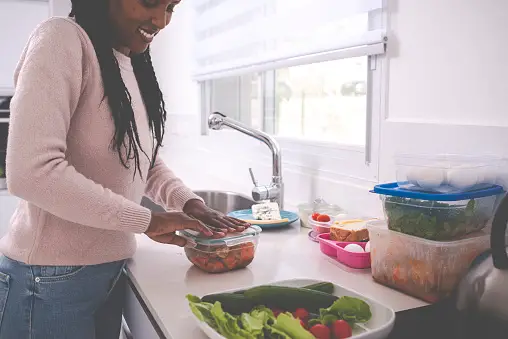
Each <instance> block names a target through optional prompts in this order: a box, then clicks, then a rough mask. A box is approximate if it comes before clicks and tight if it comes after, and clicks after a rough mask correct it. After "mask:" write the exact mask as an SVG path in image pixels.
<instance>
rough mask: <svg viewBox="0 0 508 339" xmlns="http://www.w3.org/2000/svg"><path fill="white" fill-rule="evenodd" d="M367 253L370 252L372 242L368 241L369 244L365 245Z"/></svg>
mask: <svg viewBox="0 0 508 339" xmlns="http://www.w3.org/2000/svg"><path fill="white" fill-rule="evenodd" d="M365 252H370V241H367V244H366V245H365Z"/></svg>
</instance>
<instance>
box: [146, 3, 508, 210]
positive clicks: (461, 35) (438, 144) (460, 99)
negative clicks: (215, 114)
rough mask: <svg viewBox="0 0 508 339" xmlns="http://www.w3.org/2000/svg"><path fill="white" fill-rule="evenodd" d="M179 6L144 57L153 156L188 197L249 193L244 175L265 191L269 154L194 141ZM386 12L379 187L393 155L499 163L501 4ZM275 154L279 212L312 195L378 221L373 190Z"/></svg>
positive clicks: (505, 23)
mask: <svg viewBox="0 0 508 339" xmlns="http://www.w3.org/2000/svg"><path fill="white" fill-rule="evenodd" d="M186 6H188V5H187V4H186V3H185V2H182V5H181V7H180V8H178V11H177V12H176V13H175V15H174V17H175V22H173V23H171V25H170V26H169V27H168V28H167V31H168V32H167V33H166V35H165V38H166V39H164V38H163V37H159V38H160V39H159V40H158V41H157V42H156V45H154V48H153V51H154V53H160V55H157V56H155V55H154V62H155V64H156V67H157V71H158V74H159V78H160V79H161V82H162V83H163V90H164V91H165V94H166V97H168V100H169V101H170V102H171V104H170V105H169V110H168V112H169V114H171V115H170V116H169V118H168V132H169V133H168V137H167V139H166V142H165V144H166V147H165V148H164V149H163V156H164V158H165V160H166V161H167V162H168V164H169V165H170V166H171V167H172V168H173V169H174V170H175V171H176V172H177V174H179V175H180V176H181V177H182V178H183V179H184V180H185V181H186V182H187V184H188V185H189V186H191V187H193V188H200V189H203V188H207V189H229V190H233V191H240V192H243V193H246V194H250V190H251V188H252V184H251V183H250V179H249V176H248V172H247V169H248V167H253V168H254V169H255V172H256V174H257V176H259V177H261V178H260V181H261V182H263V181H264V182H268V180H269V177H270V167H269V166H270V160H269V157H270V154H269V152H268V149H266V147H265V146H263V145H259V144H258V143H257V142H255V141H253V140H250V139H248V138H247V137H244V136H242V135H239V134H238V133H236V132H232V131H220V132H215V133H212V134H211V136H208V137H201V136H199V129H200V119H199V114H200V113H199V110H198V107H199V105H198V103H199V97H198V95H197V94H198V90H197V87H196V85H195V84H193V83H192V82H191V81H190V80H189V79H190V69H191V67H192V64H191V62H192V49H191V48H190V45H189V42H188V41H187V39H188V38H189V33H188V29H189V28H190V26H189V24H188V22H185V20H183V19H184V18H185V17H187V18H188V16H189V9H188V8H186ZM388 7H389V27H388V28H389V32H390V33H389V48H388V53H387V57H386V58H387V66H388V72H387V77H386V82H387V83H386V89H387V96H386V112H385V116H384V117H383V119H382V122H381V126H380V130H381V140H380V150H379V152H380V161H379V178H380V181H382V182H385V181H389V180H392V179H394V177H395V170H394V164H393V155H394V154H396V153H397V152H458V153H465V152H466V153H478V154H479V153H485V152H491V153H496V154H499V155H504V156H508V148H507V147H506V145H508V128H507V126H508V114H506V108H505V107H507V105H506V103H505V96H506V94H505V93H508V84H506V81H505V79H506V78H507V77H508V67H506V64H505V61H506V60H508V59H507V57H508V47H507V45H506V43H505V41H507V39H506V38H507V37H508V3H507V2H502V1H498V0H484V1H473V0H466V1H464V0H447V1H441V0H427V1H421V0H403V1H396V0H389V1H388ZM179 17H181V18H182V20H179ZM162 55H163V57H162ZM283 151H284V153H283V160H284V161H283V162H284V179H285V183H286V204H287V207H288V208H294V206H295V205H296V204H298V203H300V202H303V201H309V200H311V199H313V198H314V197H316V196H319V195H321V196H323V197H324V198H325V199H327V200H329V201H331V202H335V203H338V204H340V205H341V206H344V207H345V208H346V209H348V210H350V211H353V212H359V213H360V212H361V213H363V214H370V215H374V216H375V215H380V213H381V206H380V204H379V201H378V199H377V198H376V197H375V196H373V195H371V194H370V193H368V190H369V188H371V187H372V185H373V184H374V183H373V182H368V181H364V180H358V179H356V178H351V177H344V176H341V175H339V174H337V173H336V172H339V167H338V166H337V168H336V169H334V168H323V166H321V165H320V164H319V163H318V162H316V161H315V159H313V158H312V157H306V158H305V159H303V161H302V159H301V157H302V155H301V154H298V153H295V152H294V151H290V150H287V149H284V150H283ZM339 160H340V159H339ZM346 160H347V159H346ZM346 162H347V161H346ZM337 163H338V164H341V162H339V161H338V162H337ZM343 163H344V159H342V164H343ZM302 164H303V165H302Z"/></svg>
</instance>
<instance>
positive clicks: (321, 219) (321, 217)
mask: <svg viewBox="0 0 508 339" xmlns="http://www.w3.org/2000/svg"><path fill="white" fill-rule="evenodd" d="M316 220H317V221H319V222H329V221H330V217H329V216H328V215H326V214H320V215H319V216H318V217H317V219H316Z"/></svg>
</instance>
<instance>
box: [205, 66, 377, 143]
mask: <svg viewBox="0 0 508 339" xmlns="http://www.w3.org/2000/svg"><path fill="white" fill-rule="evenodd" d="M367 65H368V58H367V57H356V58H348V59H343V60H333V61H327V62H320V63H312V64H308V65H301V66H293V67H287V68H281V69H277V70H275V71H268V72H263V73H254V74H247V75H242V76H235V77H226V78H222V79H216V80H211V81H210V83H209V86H211V96H210V98H208V99H207V100H211V103H210V107H211V110H212V111H219V112H222V113H224V114H226V115H228V116H229V117H231V118H233V119H235V120H239V121H242V122H243V123H245V124H247V125H249V126H251V127H254V128H257V129H261V130H264V131H266V132H268V133H270V134H274V135H277V136H281V137H288V138H295V139H306V140H309V141H325V142H331V143H338V144H344V145H354V146H365V140H366V119H367V106H368V105H367V77H368V66H367Z"/></svg>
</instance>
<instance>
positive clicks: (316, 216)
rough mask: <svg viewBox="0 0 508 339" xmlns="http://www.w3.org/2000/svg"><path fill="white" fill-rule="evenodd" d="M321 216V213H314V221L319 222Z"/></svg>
mask: <svg viewBox="0 0 508 339" xmlns="http://www.w3.org/2000/svg"><path fill="white" fill-rule="evenodd" d="M319 215H320V214H319V213H312V220H315V221H317V220H318V217H319Z"/></svg>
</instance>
